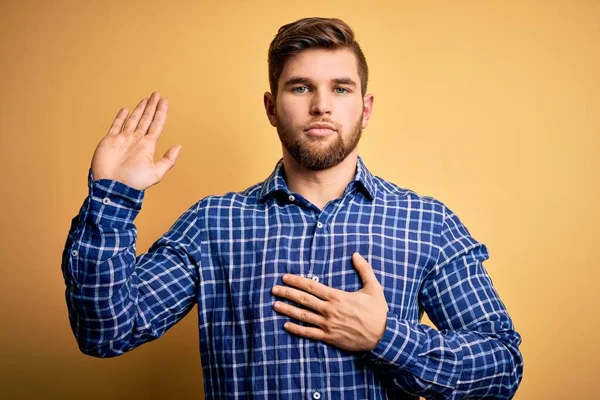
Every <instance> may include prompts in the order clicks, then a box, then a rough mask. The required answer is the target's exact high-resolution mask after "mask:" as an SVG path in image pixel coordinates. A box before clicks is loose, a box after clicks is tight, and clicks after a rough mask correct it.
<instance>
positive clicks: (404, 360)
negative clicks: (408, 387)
mask: <svg viewBox="0 0 600 400" xmlns="http://www.w3.org/2000/svg"><path fill="white" fill-rule="evenodd" d="M412 333H413V332H412V329H410V327H409V326H408V322H407V321H402V322H401V321H399V320H398V319H397V318H395V317H394V316H391V315H390V314H388V317H387V324H386V327H385V332H384V333H383V337H382V338H381V340H380V341H379V343H378V344H377V346H376V347H375V348H374V349H373V350H371V351H369V352H366V353H365V354H364V355H363V357H364V358H365V359H367V360H370V361H372V362H373V363H374V364H376V365H382V364H383V365H386V364H387V366H389V367H392V368H393V369H396V370H397V369H403V370H409V371H410V370H411V369H412V367H413V366H414V365H415V360H416V355H417V354H418V353H419V347H420V345H419V342H418V339H419V338H418V336H416V335H414V336H413V335H412Z"/></svg>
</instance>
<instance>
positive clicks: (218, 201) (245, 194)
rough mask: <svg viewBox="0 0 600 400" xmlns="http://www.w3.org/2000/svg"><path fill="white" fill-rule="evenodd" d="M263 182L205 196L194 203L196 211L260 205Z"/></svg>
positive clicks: (209, 211) (204, 211) (203, 211)
mask: <svg viewBox="0 0 600 400" xmlns="http://www.w3.org/2000/svg"><path fill="white" fill-rule="evenodd" d="M263 184H264V182H259V183H256V184H254V185H252V186H250V187H248V188H246V189H244V190H241V191H231V192H227V193H224V194H221V195H209V196H206V197H204V198H202V199H201V200H199V201H198V202H197V203H196V209H197V212H198V213H199V214H211V213H214V212H215V211H219V210H235V209H240V210H241V209H249V208H257V207H260V201H259V199H260V190H261V188H262V186H263Z"/></svg>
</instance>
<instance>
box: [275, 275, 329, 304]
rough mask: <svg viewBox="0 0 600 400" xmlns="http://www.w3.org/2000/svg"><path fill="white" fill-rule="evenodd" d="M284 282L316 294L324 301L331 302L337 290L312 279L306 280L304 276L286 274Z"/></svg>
mask: <svg viewBox="0 0 600 400" xmlns="http://www.w3.org/2000/svg"><path fill="white" fill-rule="evenodd" d="M282 279H283V282H284V283H285V284H287V285H290V286H294V287H296V288H298V289H302V290H303V291H305V292H308V293H311V294H314V295H315V296H317V297H320V298H321V299H323V300H330V299H331V297H332V295H333V292H335V289H332V288H330V287H328V286H325V285H323V284H322V283H317V282H315V281H313V280H312V279H308V278H305V277H303V276H298V275H292V274H285V275H283V278H282Z"/></svg>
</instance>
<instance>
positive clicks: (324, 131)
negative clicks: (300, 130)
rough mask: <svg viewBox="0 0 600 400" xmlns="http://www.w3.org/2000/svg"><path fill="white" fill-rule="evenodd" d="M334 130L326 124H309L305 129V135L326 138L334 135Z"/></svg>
mask: <svg viewBox="0 0 600 400" xmlns="http://www.w3.org/2000/svg"><path fill="white" fill-rule="evenodd" d="M335 131H336V129H335V127H334V126H333V125H329V124H326V123H315V124H310V125H309V126H308V128H307V129H306V133H308V134H309V135H312V136H328V135H331V134H333V133H335Z"/></svg>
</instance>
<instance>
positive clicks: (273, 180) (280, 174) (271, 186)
mask: <svg viewBox="0 0 600 400" xmlns="http://www.w3.org/2000/svg"><path fill="white" fill-rule="evenodd" d="M353 182H354V184H355V185H356V188H357V190H358V191H362V192H363V194H364V195H365V196H366V197H367V198H368V199H369V200H373V199H374V198H375V194H376V187H375V179H374V177H373V175H372V174H371V172H370V171H369V170H368V169H367V167H366V166H365V163H364V161H363V160H362V158H361V157H360V156H358V161H357V164H356V174H355V175H354V181H353ZM277 192H283V193H285V194H286V195H287V194H290V190H289V188H288V185H287V183H286V181H285V173H284V168H283V158H281V159H280V160H279V161H278V162H277V165H275V169H274V170H273V172H272V173H271V175H270V176H269V177H268V178H267V179H266V180H265V181H264V183H263V186H262V188H261V190H260V193H259V199H260V200H261V201H262V200H264V199H265V198H266V197H268V196H270V195H272V194H275V193H277Z"/></svg>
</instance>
